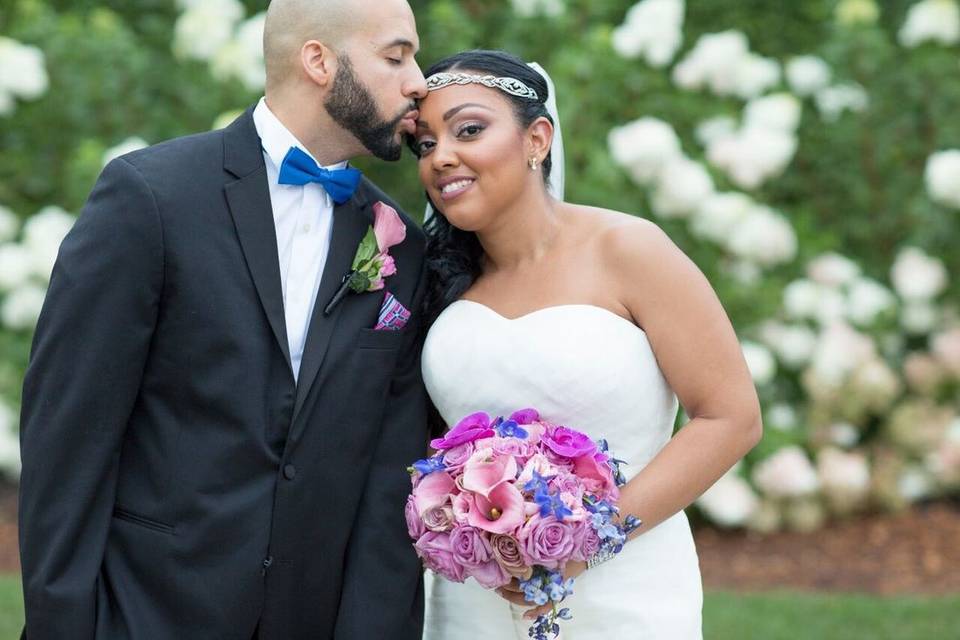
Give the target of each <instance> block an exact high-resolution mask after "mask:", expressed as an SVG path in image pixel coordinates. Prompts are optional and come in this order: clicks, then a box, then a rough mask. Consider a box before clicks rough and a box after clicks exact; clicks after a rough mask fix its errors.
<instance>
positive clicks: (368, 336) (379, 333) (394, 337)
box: [356, 329, 409, 350]
mask: <svg viewBox="0 0 960 640" xmlns="http://www.w3.org/2000/svg"><path fill="white" fill-rule="evenodd" d="M407 335H409V330H408V329H401V330H399V331H390V330H387V329H381V330H376V329H361V330H360V333H359V334H358V335H357V343H356V344H357V348H358V349H387V350H389V349H398V348H399V347H400V345H401V344H403V340H404V338H406V337H407Z"/></svg>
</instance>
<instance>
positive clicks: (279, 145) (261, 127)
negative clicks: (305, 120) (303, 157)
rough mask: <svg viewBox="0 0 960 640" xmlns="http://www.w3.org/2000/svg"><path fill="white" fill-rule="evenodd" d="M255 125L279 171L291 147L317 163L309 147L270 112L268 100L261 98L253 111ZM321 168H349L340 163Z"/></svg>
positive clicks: (262, 142)
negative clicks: (296, 148)
mask: <svg viewBox="0 0 960 640" xmlns="http://www.w3.org/2000/svg"><path fill="white" fill-rule="evenodd" d="M253 123H254V125H255V126H256V128H257V134H258V135H259V136H260V142H261V144H262V145H263V150H264V151H265V152H266V153H267V156H268V157H269V158H270V160H271V162H273V164H274V166H275V167H277V168H278V169H279V168H280V165H281V164H282V163H283V159H284V158H285V157H286V155H287V152H288V151H289V150H290V147H300V149H302V150H303V151H304V152H306V154H307V155H308V156H310V159H311V160H313V161H314V162H317V159H316V158H314V157H313V154H312V153H310V150H309V149H307V146H306V145H305V144H303V143H301V142H300V141H299V140H297V137H296V136H295V135H293V134H292V133H291V132H290V130H289V129H287V128H286V127H285V126H284V125H283V123H282V122H280V119H279V118H277V116H276V115H275V114H274V113H273V111H271V110H270V107H268V106H267V99H266V98H260V102H258V103H257V107H256V108H255V109H254V110H253ZM317 164H318V165H320V163H319V162H317ZM320 166H321V167H323V168H324V169H343V168H344V167H346V166H347V163H346V162H338V163H337V164H333V165H327V166H323V165H320Z"/></svg>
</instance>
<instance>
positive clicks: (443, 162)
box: [430, 140, 460, 171]
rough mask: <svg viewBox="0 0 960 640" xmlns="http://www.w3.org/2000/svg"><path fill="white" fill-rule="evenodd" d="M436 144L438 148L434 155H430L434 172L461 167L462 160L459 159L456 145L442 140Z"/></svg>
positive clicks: (434, 149)
mask: <svg viewBox="0 0 960 640" xmlns="http://www.w3.org/2000/svg"><path fill="white" fill-rule="evenodd" d="M435 144H436V146H435V147H434V148H433V153H431V154H430V160H431V162H432V163H433V168H434V170H436V171H442V170H444V169H449V168H450V167H456V166H459V165H460V159H459V158H458V157H457V154H456V151H455V150H454V148H453V147H454V145H452V144H449V143H446V142H444V141H442V140H437V142H436V143H435Z"/></svg>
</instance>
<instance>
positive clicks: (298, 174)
mask: <svg viewBox="0 0 960 640" xmlns="http://www.w3.org/2000/svg"><path fill="white" fill-rule="evenodd" d="M361 177H362V174H361V173H360V170H359V169H354V168H352V167H351V168H347V169H324V168H323V167H320V166H317V163H316V162H314V161H313V158H311V157H310V156H309V155H307V152H306V151H304V150H303V149H301V148H300V147H290V151H287V155H286V156H284V158H283V162H282V163H281V164H280V179H279V180H278V182H279V183H280V184H296V185H304V184H307V183H308V182H318V183H320V185H321V186H322V187H323V188H324V189H326V191H327V193H329V194H330V197H331V198H333V201H334V202H336V203H337V204H343V203H344V202H346V201H347V200H349V199H350V197H351V196H352V195H353V192H354V191H356V190H357V186H358V185H359V184H360V178H361Z"/></svg>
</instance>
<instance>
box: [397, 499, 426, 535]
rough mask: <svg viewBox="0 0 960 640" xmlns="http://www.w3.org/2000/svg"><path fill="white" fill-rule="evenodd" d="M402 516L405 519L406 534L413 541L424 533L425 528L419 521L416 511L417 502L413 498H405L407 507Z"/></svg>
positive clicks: (418, 514)
mask: <svg viewBox="0 0 960 640" xmlns="http://www.w3.org/2000/svg"><path fill="white" fill-rule="evenodd" d="M403 515H405V516H406V518H407V533H409V534H410V537H411V538H413V539H414V540H418V539H419V538H420V536H422V535H423V534H424V533H426V531H427V530H426V527H424V526H423V520H421V519H420V513H419V512H418V511H417V501H416V500H415V499H414V497H413V496H407V506H406V507H405V508H404V510H403Z"/></svg>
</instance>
